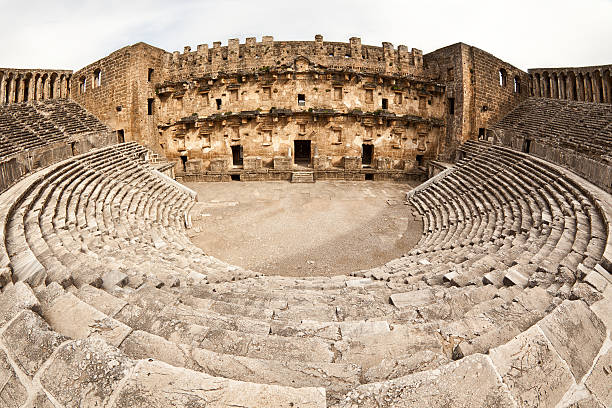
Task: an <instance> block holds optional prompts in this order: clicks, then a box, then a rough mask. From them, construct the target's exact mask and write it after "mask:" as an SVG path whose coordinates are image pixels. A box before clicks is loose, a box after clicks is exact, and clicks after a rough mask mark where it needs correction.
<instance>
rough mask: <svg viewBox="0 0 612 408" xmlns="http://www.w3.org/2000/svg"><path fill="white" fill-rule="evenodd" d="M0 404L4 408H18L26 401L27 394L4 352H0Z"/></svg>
mask: <svg viewBox="0 0 612 408" xmlns="http://www.w3.org/2000/svg"><path fill="white" fill-rule="evenodd" d="M0 384H2V387H1V388H0V403H2V407H6V408H20V407H21V406H22V405H23V404H24V403H25V402H26V400H27V399H28V392H27V390H26V388H25V387H24V386H23V384H21V382H20V381H19V378H18V377H17V374H16V373H15V370H14V369H13V367H12V366H11V363H10V362H9V360H8V358H7V356H6V354H5V353H4V351H2V350H0Z"/></svg>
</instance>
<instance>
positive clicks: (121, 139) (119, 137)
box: [117, 129, 125, 143]
mask: <svg viewBox="0 0 612 408" xmlns="http://www.w3.org/2000/svg"><path fill="white" fill-rule="evenodd" d="M117 143H125V132H124V131H123V129H119V130H118V131H117Z"/></svg>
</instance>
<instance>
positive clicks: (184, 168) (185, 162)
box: [181, 156, 187, 173]
mask: <svg viewBox="0 0 612 408" xmlns="http://www.w3.org/2000/svg"><path fill="white" fill-rule="evenodd" d="M181 163H182V164H183V172H185V173H187V156H181Z"/></svg>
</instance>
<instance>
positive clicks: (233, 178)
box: [230, 174, 240, 181]
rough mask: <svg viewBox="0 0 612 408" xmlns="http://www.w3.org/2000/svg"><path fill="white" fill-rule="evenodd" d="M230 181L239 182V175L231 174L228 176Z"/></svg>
mask: <svg viewBox="0 0 612 408" xmlns="http://www.w3.org/2000/svg"><path fill="white" fill-rule="evenodd" d="M230 177H231V178H232V181H240V174H232V175H230Z"/></svg>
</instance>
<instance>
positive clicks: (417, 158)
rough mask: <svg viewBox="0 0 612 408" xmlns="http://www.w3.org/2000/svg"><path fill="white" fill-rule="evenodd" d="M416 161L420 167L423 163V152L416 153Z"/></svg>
mask: <svg viewBox="0 0 612 408" xmlns="http://www.w3.org/2000/svg"><path fill="white" fill-rule="evenodd" d="M416 162H417V166H419V167H420V166H422V165H423V155H422V154H417V155H416Z"/></svg>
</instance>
